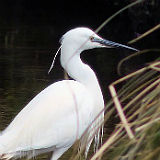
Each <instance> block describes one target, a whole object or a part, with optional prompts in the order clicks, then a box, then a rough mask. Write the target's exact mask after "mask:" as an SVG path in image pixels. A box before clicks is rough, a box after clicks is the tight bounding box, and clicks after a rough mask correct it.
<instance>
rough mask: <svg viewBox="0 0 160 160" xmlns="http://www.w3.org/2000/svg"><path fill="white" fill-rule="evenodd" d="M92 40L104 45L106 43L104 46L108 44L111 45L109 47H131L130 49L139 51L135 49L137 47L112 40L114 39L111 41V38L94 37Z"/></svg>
mask: <svg viewBox="0 0 160 160" xmlns="http://www.w3.org/2000/svg"><path fill="white" fill-rule="evenodd" d="M92 42H97V43H100V44H102V45H104V46H106V47H109V48H117V47H121V48H127V49H130V50H133V51H138V50H137V49H135V48H132V47H129V46H126V45H123V44H120V43H116V42H112V41H109V40H105V39H99V38H93V39H92Z"/></svg>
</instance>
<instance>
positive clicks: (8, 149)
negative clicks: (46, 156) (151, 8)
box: [0, 27, 134, 160]
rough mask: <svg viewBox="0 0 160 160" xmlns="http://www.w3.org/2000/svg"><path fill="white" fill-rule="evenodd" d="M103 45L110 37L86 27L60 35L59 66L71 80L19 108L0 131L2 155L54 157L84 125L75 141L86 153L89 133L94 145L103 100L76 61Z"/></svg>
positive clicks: (89, 73) (94, 82) (90, 74)
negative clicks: (50, 153) (101, 35)
mask: <svg viewBox="0 0 160 160" xmlns="http://www.w3.org/2000/svg"><path fill="white" fill-rule="evenodd" d="M114 44H116V45H115V46H116V47H117V45H120V44H117V43H114ZM105 46H109V47H110V46H111V47H114V45H113V43H111V41H107V40H103V39H102V38H101V37H99V36H98V35H97V34H95V33H94V32H93V31H92V30H90V29H88V28H83V27H82V28H76V29H73V30H70V31H68V32H67V33H66V34H65V35H64V36H63V37H62V42H61V57H60V59H61V65H62V67H63V68H64V69H65V70H66V72H67V73H68V74H69V76H70V77H72V78H73V79H74V80H63V81H59V82H56V83H53V84H52V85H50V86H49V87H47V88H46V89H44V90H43V91H42V92H40V93H39V94H38V95H37V96H36V97H34V98H33V99H32V100H31V101H30V102H29V103H28V105H26V106H25V107H24V108H23V109H22V111H21V112H20V113H19V114H18V115H17V116H16V117H15V119H14V120H13V121H12V122H11V123H10V125H9V126H8V127H7V128H6V129H5V130H4V131H2V133H1V135H0V156H1V158H2V159H3V158H6V159H10V158H12V157H14V158H19V157H23V156H27V157H28V158H31V157H33V156H36V155H38V154H41V153H44V152H48V151H53V155H52V158H51V160H57V159H58V158H59V157H60V156H61V155H62V154H63V153H64V152H65V151H66V150H68V149H69V148H70V147H71V146H72V145H73V143H74V142H75V141H76V140H77V139H80V138H81V136H82V135H83V133H84V132H86V129H87V128H88V127H89V129H88V130H87V132H86V136H85V137H83V138H82V139H81V145H82V146H84V145H85V146H86V155H87V152H88V149H89V147H90V144H91V142H92V140H93V133H96V134H95V137H96V143H97V144H98V142H99V133H100V129H98V128H99V127H100V125H101V123H102V122H103V119H104V111H103V109H104V101H103V96H102V92H101V89H100V86H99V83H98V80H97V78H96V75H95V73H94V72H93V70H92V69H91V68H90V67H89V66H88V65H86V64H84V63H83V62H82V61H81V59H80V53H81V52H82V51H84V50H87V49H92V48H99V47H105ZM122 47H124V45H123V46H122ZM125 47H126V48H129V49H133V48H130V47H127V46H125ZM133 50H134V49H133ZM98 114H100V115H99V117H98V118H97V119H96V120H95V118H96V117H97V115H98Z"/></svg>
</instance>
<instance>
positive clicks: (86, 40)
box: [60, 27, 137, 53]
mask: <svg viewBox="0 0 160 160" xmlns="http://www.w3.org/2000/svg"><path fill="white" fill-rule="evenodd" d="M60 42H61V44H62V48H67V47H70V48H72V49H73V50H75V51H76V50H77V51H80V52H82V51H84V50H88V49H93V48H102V47H106V48H115V47H123V48H127V49H131V50H134V51H137V49H134V48H132V47H129V46H126V45H122V44H119V43H115V42H112V41H109V40H105V39H103V38H101V37H100V36H98V35H97V34H96V33H95V32H94V31H92V30H91V29H89V28H86V27H79V28H75V29H72V30H70V31H68V32H67V33H65V34H64V35H63V36H62V38H61V40H60ZM78 53H79V52H78Z"/></svg>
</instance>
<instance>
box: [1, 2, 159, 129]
mask: <svg viewBox="0 0 160 160" xmlns="http://www.w3.org/2000/svg"><path fill="white" fill-rule="evenodd" d="M132 2H134V0H127V1H126V0H125V1H121V0H94V1H91V0H87V1H86V0H85V1H84V0H81V1H76V0H74V1H64V0H61V1H58V0H54V1H47V0H46V1H44V0H43V1H42V0H38V1H37V0H34V1H33V0H14V1H12V0H5V1H0V129H1V130H2V129H4V128H5V127H6V126H7V125H8V124H9V122H10V121H11V119H13V117H14V116H15V115H16V114H17V113H18V112H19V111H20V110H21V109H22V108H23V107H24V106H25V105H26V104H27V103H28V102H29V101H30V100H31V99H32V98H33V97H34V96H35V95H36V94H38V93H39V92H40V91H41V90H43V89H44V88H45V87H47V86H48V85H49V84H51V83H53V82H55V81H58V80H61V79H63V75H64V74H63V69H62V68H61V67H60V63H59V56H58V57H57V60H56V64H55V66H54V69H53V70H52V72H51V73H50V74H49V75H48V74H47V72H48V69H49V67H50V65H51V62H52V59H53V56H54V54H55V53H56V51H57V49H58V47H59V45H60V44H59V39H60V38H61V36H62V35H63V34H64V33H65V32H66V31H68V30H70V29H72V28H74V27H81V26H85V27H89V28H91V29H93V30H95V29H96V28H97V27H99V25H100V24H102V23H103V22H104V21H105V20H106V19H107V18H109V17H110V16H111V15H113V14H114V13H115V12H116V11H118V10H119V9H121V8H123V7H124V6H126V5H128V4H130V3H132ZM159 21H160V1H159V0H144V1H143V2H142V3H139V4H138V5H136V6H134V7H132V8H129V9H127V10H125V11H124V12H122V13H121V14H119V15H118V16H116V17H115V18H114V19H113V20H112V21H110V22H109V23H108V24H107V25H106V26H105V27H103V29H102V30H100V32H99V34H100V35H101V36H102V37H104V38H105V39H108V40H112V41H115V42H119V43H122V44H127V42H128V41H130V40H132V39H134V38H136V37H138V36H140V35H141V34H143V33H144V32H146V31H147V30H149V29H151V28H153V27H154V26H156V25H158V24H159ZM131 46H132V47H135V48H137V49H140V50H143V49H152V48H154V49H158V48H160V32H159V30H157V31H155V32H153V33H152V34H150V35H149V36H147V37H145V38H144V39H142V40H140V41H138V42H136V43H134V44H132V45H131ZM131 54H133V52H132V51H129V50H126V49H120V48H119V49H95V50H90V51H85V52H84V54H82V59H83V61H85V62H86V63H88V64H89V65H90V66H91V67H92V68H93V69H94V71H95V72H96V73H97V76H98V79H99V81H100V84H101V87H102V90H103V93H104V97H105V101H106V102H107V101H108V100H109V98H110V95H109V92H108V85H109V84H110V83H111V82H113V81H115V80H116V79H118V78H120V77H121V76H124V75H126V74H128V73H130V72H132V71H135V70H137V69H139V68H141V67H143V66H145V65H146V64H148V63H150V62H152V61H154V60H155V59H156V58H158V57H159V55H158V54H157V52H154V51H152V52H149V53H147V54H142V55H140V56H137V57H134V58H131V59H129V60H128V61H127V62H125V63H124V64H123V66H122V68H121V72H122V75H121V76H120V75H118V74H117V64H118V62H119V61H120V60H122V59H123V58H125V57H126V56H129V55H131Z"/></svg>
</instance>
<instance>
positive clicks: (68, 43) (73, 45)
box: [49, 27, 138, 72]
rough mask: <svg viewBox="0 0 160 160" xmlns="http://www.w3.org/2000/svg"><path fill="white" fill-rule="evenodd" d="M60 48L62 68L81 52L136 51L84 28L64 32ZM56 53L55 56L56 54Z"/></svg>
mask: <svg viewBox="0 0 160 160" xmlns="http://www.w3.org/2000/svg"><path fill="white" fill-rule="evenodd" d="M60 43H61V47H60V48H59V50H60V49H61V64H62V66H64V64H66V63H67V62H68V61H69V60H70V59H71V58H72V57H74V56H75V55H79V54H80V53H81V52H82V51H84V50H88V49H93V48H102V47H103V48H104V47H106V48H117V47H121V48H127V49H130V50H133V51H138V50H137V49H135V48H132V47H129V46H126V45H123V44H120V43H115V42H112V41H109V40H106V39H103V38H102V37H100V36H98V35H97V34H96V33H95V32H94V31H92V30H91V29H89V28H86V27H78V28H75V29H72V30H69V31H68V32H66V33H65V34H64V35H63V36H62V38H61V39H60ZM59 50H58V51H57V53H56V55H57V54H58V52H59ZM56 55H55V57H54V59H53V62H52V65H51V67H50V69H49V72H50V71H51V69H52V68H53V65H54V61H55V58H56Z"/></svg>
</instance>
